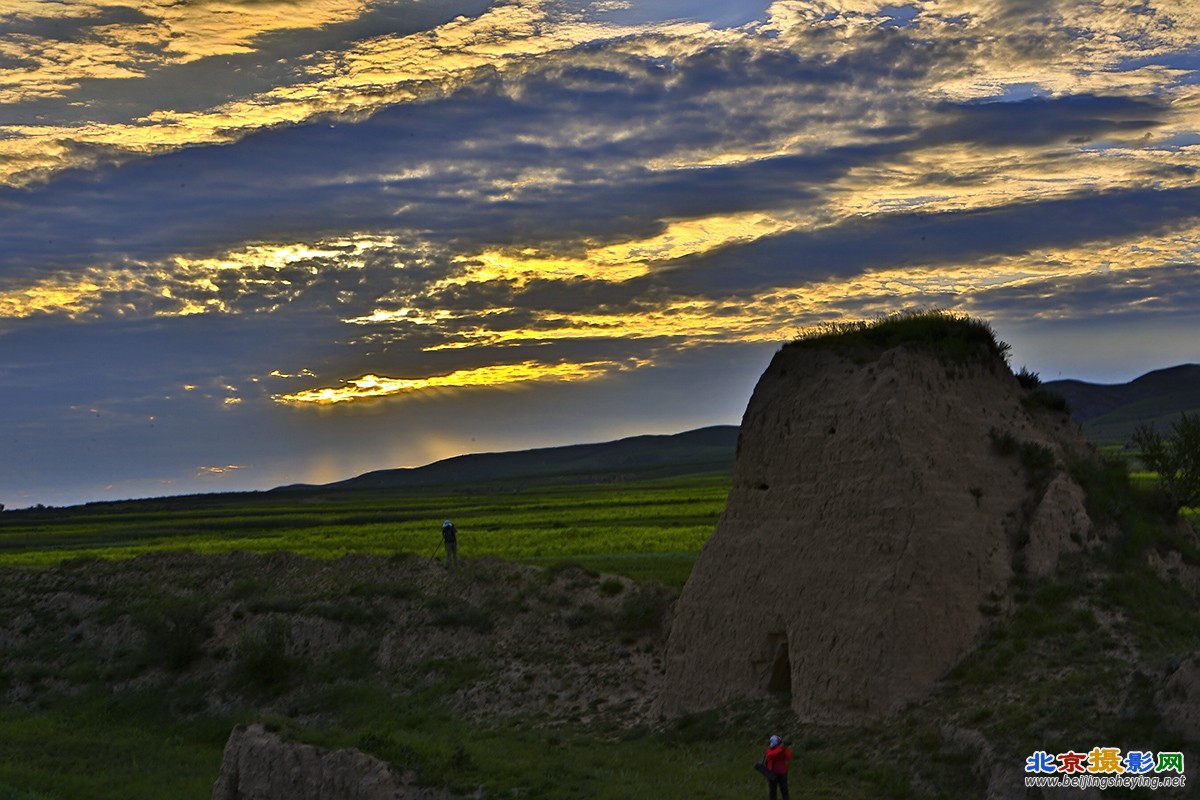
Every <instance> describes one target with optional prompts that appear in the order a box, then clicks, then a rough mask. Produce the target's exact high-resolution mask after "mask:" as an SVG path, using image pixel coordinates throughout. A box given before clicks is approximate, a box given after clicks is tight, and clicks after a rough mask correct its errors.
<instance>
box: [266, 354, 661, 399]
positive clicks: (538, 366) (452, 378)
mask: <svg viewBox="0 0 1200 800" xmlns="http://www.w3.org/2000/svg"><path fill="white" fill-rule="evenodd" d="M641 364H642V362H638V361H636V360H632V359H631V360H629V361H590V362H583V363H561V364H543V363H540V362H537V361H525V362H522V363H519V364H497V365H492V366H486V367H477V368H475V369H462V370H455V371H454V372H451V373H449V374H446V375H435V376H432V377H428V378H389V377H385V376H380V375H363V376H362V377H361V378H355V379H353V380H347V381H343V382H342V385H340V386H331V387H324V388H318V389H306V390H304V391H301V392H296V393H294V394H280V395H275V396H274V397H273V398H272V399H274V400H275V401H276V402H278V403H287V404H291V405H309V404H315V405H336V404H338V403H350V402H355V401H361V400H373V399H378V398H381V397H395V396H398V395H406V394H412V393H414V392H420V391H424V390H428V389H435V388H438V389H459V388H470V387H504V386H513V385H517V384H527V383H540V382H547V381H551V382H560V383H561V382H574V381H586V380H595V379H596V378H600V377H603V376H604V375H607V374H610V373H612V372H615V371H620V370H624V369H631V368H635V367H637V366H640V365H641Z"/></svg>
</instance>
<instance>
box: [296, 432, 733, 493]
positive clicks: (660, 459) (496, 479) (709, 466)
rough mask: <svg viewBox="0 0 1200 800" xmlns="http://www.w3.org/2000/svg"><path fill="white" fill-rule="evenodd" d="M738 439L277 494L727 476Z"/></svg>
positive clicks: (662, 439) (630, 441) (556, 452)
mask: <svg viewBox="0 0 1200 800" xmlns="http://www.w3.org/2000/svg"><path fill="white" fill-rule="evenodd" d="M737 436H738V429H737V426H736V425H717V426H713V427H709V428H700V429H697V430H693V431H686V432H684V433H677V434H674V435H664V436H650V435H647V436H632V437H629V438H627V439H619V440H617V441H614V442H602V443H599V444H577V445H567V446H564V447H545V448H538V449H534V450H521V451H515V452H506V453H473V454H469V455H461V456H455V457H453V458H447V459H444V460H442V461H435V462H434V463H432V464H427V465H425V466H423V467H412V468H405V469H387V470H378V471H376V472H368V473H365V474H363V475H359V476H358V477H355V478H350V479H348V480H344V481H338V482H336V483H330V484H325V485H322V486H319V487H318V486H312V485H308V484H294V485H291V486H284V487H281V488H280V489H277V490H276V491H308V490H313V489H321V490H335V489H408V488H419V487H426V486H447V485H459V486H463V485H469V484H485V483H486V484H495V483H505V482H526V481H529V480H537V482H538V483H539V484H550V483H561V484H570V483H608V482H618V481H630V480H644V479H650V478H670V477H679V476H683V475H702V474H711V473H728V472H731V471H732V470H733V459H734V453H735V451H736V449H737Z"/></svg>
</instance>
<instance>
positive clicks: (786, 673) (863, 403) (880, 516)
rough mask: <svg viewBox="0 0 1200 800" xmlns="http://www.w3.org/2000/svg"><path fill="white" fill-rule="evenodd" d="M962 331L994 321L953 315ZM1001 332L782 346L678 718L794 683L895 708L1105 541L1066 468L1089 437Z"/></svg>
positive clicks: (697, 595)
mask: <svg viewBox="0 0 1200 800" xmlns="http://www.w3.org/2000/svg"><path fill="white" fill-rule="evenodd" d="M963 323H966V324H972V325H982V323H974V322H971V321H964V320H958V319H954V318H950V319H948V320H946V324H947V325H958V324H963ZM983 327H984V329H986V326H983ZM988 336H989V338H990V330H988ZM990 341H991V343H992V347H991V348H990V349H989V348H988V347H987V346H985V345H982V344H981V345H978V350H979V352H978V353H977V354H975V353H974V351H973V350H972V349H971V348H970V347H968V350H967V354H966V356H964V355H963V354H962V353H961V352H959V353H956V354H955V355H954V356H953V357H952V356H951V355H948V354H947V353H946V352H944V351H941V350H939V349H938V347H937V346H936V345H930V344H929V343H927V342H924V341H923V342H920V343H917V344H905V343H900V344H890V343H889V344H888V345H887V346H877V345H873V344H872V343H871V342H870V341H868V342H866V343H863V342H861V341H859V342H858V343H854V342H851V343H849V344H847V343H845V342H839V341H837V339H836V337H834V341H833V342H831V343H823V342H822V341H806V340H801V341H799V342H796V343H793V344H790V345H787V346H785V347H784V348H782V349H781V350H780V352H779V353H777V354H776V356H775V358H774V360H773V361H772V363H771V365H770V366H769V368H768V369H767V371H766V372H765V373H764V374H763V376H762V378H761V379H760V381H759V383H758V385H757V387H756V388H755V391H754V394H753V397H752V398H751V400H750V403H749V406H748V408H747V410H746V413H745V417H744V419H743V421H742V426H741V435H740V439H739V443H738V455H737V463H736V466H735V470H734V479H733V485H732V488H731V491H730V494H729V500H728V503H727V506H726V510H725V512H724V514H723V515H722V517H721V519H720V521H719V523H718V525H717V529H716V532H715V533H714V534H713V536H712V538H711V539H710V540H709V542H708V543H707V544H706V545H705V547H704V549H703V551H702V552H701V554H700V556H699V558H698V559H697V562H696V566H695V569H694V570H693V572H692V575H691V578H690V579H689V581H688V583H687V585H686V586H685V588H684V590H683V593H682V595H681V597H680V599H679V601H678V603H677V605H676V611H675V619H674V622H673V624H672V630H671V635H670V640H669V642H668V646H667V660H666V681H665V688H664V693H663V696H662V710H663V711H664V712H665V713H667V714H677V713H682V712H687V711H695V710H700V709H704V708H710V707H715V706H718V705H721V704H723V703H725V702H728V701H730V700H732V699H734V698H736V697H740V696H758V695H763V694H766V693H771V692H777V693H782V694H787V695H790V700H791V705H792V707H793V708H794V709H795V710H796V711H797V712H798V713H799V714H801V715H802V716H804V717H805V718H808V719H812V720H817V721H830V722H847V721H855V720H864V719H872V718H880V717H883V716H886V715H888V714H890V713H892V712H894V711H896V710H898V709H900V708H901V707H902V706H904V705H905V704H907V703H909V702H911V701H913V700H915V699H917V698H920V697H921V696H923V695H924V694H926V693H927V692H928V691H929V689H930V688H931V687H932V686H933V685H934V683H935V682H936V681H937V680H938V679H939V678H940V677H941V676H942V675H944V674H945V672H946V671H947V670H948V669H949V668H950V667H951V666H953V665H954V664H955V663H956V662H957V661H958V660H960V659H961V658H962V657H963V656H964V655H965V654H966V653H967V652H968V651H969V650H970V649H971V648H972V647H973V646H974V644H975V643H976V641H977V639H978V636H979V633H980V631H981V629H982V627H983V625H984V624H985V621H986V620H987V618H988V616H989V615H990V614H995V613H998V612H999V611H1001V610H1002V609H1003V607H1004V603H1005V598H1006V592H1007V589H1008V586H1009V583H1010V580H1011V579H1012V577H1013V575H1014V573H1015V572H1016V571H1020V570H1024V571H1027V572H1030V573H1033V574H1042V575H1045V574H1050V573H1052V572H1054V571H1055V570H1056V569H1057V567H1058V564H1059V560H1060V558H1061V556H1062V555H1063V554H1064V553H1068V552H1071V551H1074V550H1078V549H1080V548H1081V547H1085V546H1087V545H1088V542H1089V537H1091V536H1093V535H1094V534H1093V533H1092V531H1091V527H1092V526H1091V523H1090V521H1089V519H1088V516H1087V512H1086V510H1085V507H1084V493H1083V491H1082V490H1081V489H1080V487H1079V485H1078V484H1077V483H1076V482H1075V481H1074V480H1073V479H1072V478H1071V477H1070V475H1068V474H1067V473H1066V471H1065V470H1064V468H1063V465H1064V464H1065V463H1066V462H1067V461H1069V460H1070V459H1071V458H1074V457H1082V456H1083V455H1084V454H1086V453H1087V452H1088V447H1087V444H1086V442H1085V441H1084V439H1083V437H1082V434H1080V433H1079V431H1078V428H1077V427H1076V426H1075V425H1074V424H1073V423H1071V422H1070V420H1069V418H1068V416H1067V414H1066V412H1065V411H1064V410H1061V409H1060V410H1052V409H1051V408H1048V407H1047V406H1052V405H1053V404H1052V403H1045V402H1039V401H1041V400H1045V398H1044V396H1041V397H1034V396H1033V393H1032V392H1031V391H1030V390H1029V389H1027V388H1023V387H1022V384H1021V382H1020V381H1018V379H1017V377H1016V376H1014V375H1013V373H1012V372H1011V370H1010V369H1009V368H1008V365H1007V362H1006V361H1005V359H1004V356H1003V353H1004V350H1003V347H1004V346H1002V345H999V344H998V343H996V342H995V340H994V339H990ZM959 349H960V350H961V347H960V348H959ZM1027 383H1028V381H1027Z"/></svg>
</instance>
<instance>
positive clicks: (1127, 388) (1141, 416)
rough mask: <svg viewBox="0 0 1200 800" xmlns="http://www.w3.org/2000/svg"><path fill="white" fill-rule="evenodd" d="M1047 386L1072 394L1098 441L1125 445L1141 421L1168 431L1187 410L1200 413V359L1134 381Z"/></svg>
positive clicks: (1080, 418) (1075, 409) (1074, 410)
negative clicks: (1198, 361) (1199, 361)
mask: <svg viewBox="0 0 1200 800" xmlns="http://www.w3.org/2000/svg"><path fill="white" fill-rule="evenodd" d="M1044 386H1045V387H1046V389H1047V390H1049V391H1051V392H1053V393H1055V394H1057V395H1060V396H1062V397H1063V398H1065V399H1066V401H1067V402H1068V403H1069V404H1070V406H1071V416H1072V417H1074V418H1075V420H1076V421H1077V422H1079V423H1080V424H1081V425H1082V426H1083V429H1084V432H1085V433H1086V434H1087V435H1088V438H1089V439H1091V440H1092V441H1093V442H1096V443H1097V444H1119V445H1124V444H1126V443H1128V442H1129V441H1130V439H1132V438H1133V432H1134V430H1135V429H1136V428H1137V427H1138V426H1139V425H1143V424H1145V425H1154V426H1156V427H1157V428H1158V429H1159V430H1163V431H1165V430H1167V429H1169V427H1170V425H1171V423H1172V422H1173V421H1174V420H1176V419H1178V418H1179V415H1180V414H1181V413H1184V412H1187V413H1193V414H1195V413H1200V364H1180V365H1179V366H1175V367H1168V368H1167V369H1160V370H1155V371H1153V372H1148V373H1146V374H1145V375H1142V376H1141V377H1139V378H1135V379H1134V380H1132V381H1129V382H1128V383H1118V384H1102V383H1087V382H1085V381H1078V380H1061V381H1048V382H1046V383H1045V384H1044Z"/></svg>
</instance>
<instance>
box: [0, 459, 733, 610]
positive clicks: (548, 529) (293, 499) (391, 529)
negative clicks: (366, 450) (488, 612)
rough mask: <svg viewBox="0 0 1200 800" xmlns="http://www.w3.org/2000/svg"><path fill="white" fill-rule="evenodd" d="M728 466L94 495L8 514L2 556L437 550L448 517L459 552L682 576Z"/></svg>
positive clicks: (33, 562) (3, 519)
mask: <svg viewBox="0 0 1200 800" xmlns="http://www.w3.org/2000/svg"><path fill="white" fill-rule="evenodd" d="M728 491H729V478H728V476H725V475H717V476H700V477H692V478H681V479H670V480H655V481H641V482H632V483H621V484H598V485H577V486H556V487H536V486H534V487H530V488H525V489H522V490H514V489H511V488H506V487H501V488H495V487H482V488H479V489H477V490H468V491H458V492H453V493H451V492H448V491H445V490H440V491H434V492H421V491H417V490H404V491H395V492H383V491H371V492H348V491H343V492H339V493H329V494H325V495H321V494H311V493H287V492H271V493H260V494H238V495H206V496H199V497H191V498H188V497H181V498H170V499H166V500H159V501H153V500H145V501H130V502H126V503H106V504H92V505H88V506H81V507H75V508H71V509H35V510H26V511H17V512H6V513H4V514H0V564H3V565H10V566H30V567H37V566H47V565H50V564H55V563H58V562H61V561H64V560H67V559H71V558H79V557H101V558H130V557H133V556H136V555H138V554H141V553H147V552H161V551H191V552H196V553H222V552H230V551H235V550H246V551H253V552H264V553H265V552H272V551H278V550H286V551H290V552H293V553H297V554H300V555H304V556H308V557H311V558H338V557H340V556H343V555H346V554H349V553H372V554H392V553H400V552H410V553H416V554H418V555H423V556H429V557H437V556H439V555H440V554H441V523H442V520H444V519H451V520H453V521H454V523H455V525H456V526H457V528H458V530H459V556H460V557H462V558H471V557H473V556H496V557H500V558H506V559H511V560H515V561H522V562H526V563H531V564H550V563H553V562H555V561H561V560H563V559H570V560H573V561H578V562H580V563H585V564H586V565H587V566H589V567H591V568H593V569H597V570H600V571H604V572H613V573H616V574H624V575H628V576H629V577H632V578H637V579H644V578H657V579H659V580H662V581H663V582H664V583H667V584H669V585H673V586H677V587H678V586H682V585H683V582H684V581H685V580H686V579H687V575H688V573H689V572H690V571H691V565H692V563H693V561H694V560H695V556H696V554H697V553H698V552H699V550H700V547H701V546H702V545H703V544H704V542H705V540H707V539H708V537H709V536H711V535H712V532H713V530H714V529H715V527H716V523H717V519H718V518H719V516H720V514H721V511H722V510H723V509H724V506H725V498H726V495H727V494H728Z"/></svg>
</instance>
